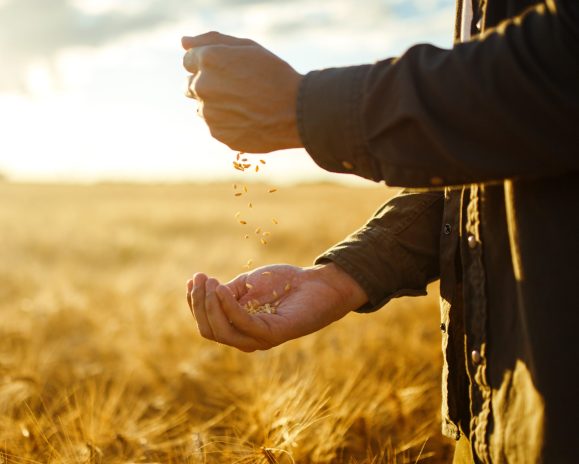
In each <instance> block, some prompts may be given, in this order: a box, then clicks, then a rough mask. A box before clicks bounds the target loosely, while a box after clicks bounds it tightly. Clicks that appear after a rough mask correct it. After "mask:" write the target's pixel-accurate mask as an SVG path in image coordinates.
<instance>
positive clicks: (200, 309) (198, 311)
mask: <svg viewBox="0 0 579 464" xmlns="http://www.w3.org/2000/svg"><path fill="white" fill-rule="evenodd" d="M207 280H208V277H207V276H206V275H205V274H201V273H198V274H195V275H194V276H193V289H192V292H191V295H192V298H191V299H192V301H193V314H194V316H195V320H196V321H197V328H198V329H199V333H200V334H201V336H202V337H204V338H207V339H209V340H215V337H214V335H213V331H212V330H211V325H210V324H209V321H208V320H207V314H206V312H205V284H206V282H207Z"/></svg>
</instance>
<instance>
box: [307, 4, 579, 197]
mask: <svg viewBox="0 0 579 464" xmlns="http://www.w3.org/2000/svg"><path fill="white" fill-rule="evenodd" d="M578 121H579V2H577V1H576V0H546V4H540V5H537V6H534V7H532V8H531V9H528V10H526V11H525V12H524V13H523V14H521V15H520V16H518V17H516V18H513V19H511V20H508V21H505V22H503V23H501V24H499V25H498V26H497V27H495V28H493V29H489V30H487V31H486V32H485V33H484V34H482V35H480V36H478V37H475V38H474V39H472V40H471V41H470V42H467V43H462V44H458V45H456V46H455V47H454V48H453V49H452V50H442V49H439V48H436V47H434V46H431V45H426V44H423V45H417V46H414V47H412V48H411V49H409V50H408V51H407V52H406V53H405V54H404V55H402V56H401V57H399V58H393V59H388V60H385V61H381V62H378V63H376V64H374V65H363V66H354V67H347V68H333V69H326V70H321V71H314V72H311V73H309V74H307V75H306V76H305V78H304V80H303V81H302V85H301V88H300V92H299V97H298V126H299V130H300V135H301V138H302V141H303V143H304V146H305V148H306V150H307V151H308V152H309V153H310V155H311V156H312V158H313V159H314V161H315V162H316V163H318V164H319V165H320V166H321V167H323V168H324V169H327V170H330V171H334V172H349V173H353V174H357V175H359V176H362V177H365V178H368V179H372V180H376V181H379V180H385V181H386V183H387V184H389V185H398V186H403V187H432V186H439V185H459V184H461V185H462V184H468V183H478V182H487V181H494V180H502V179H505V178H513V177H515V178H516V177H534V176H539V175H540V176H544V175H549V174H553V175H556V174H559V173H563V172H568V171H575V170H579V131H578Z"/></svg>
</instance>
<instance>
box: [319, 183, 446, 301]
mask: <svg viewBox="0 0 579 464" xmlns="http://www.w3.org/2000/svg"><path fill="white" fill-rule="evenodd" d="M443 203H444V194H443V193H442V192H425V193H410V192H401V193H400V194H399V195H397V196H396V197H394V198H392V199H391V200H390V201H388V203H386V204H385V205H384V206H382V208H380V209H379V210H378V211H377V212H376V213H375V215H374V216H373V217H372V218H371V219H370V220H369V221H368V223H367V224H366V225H365V226H363V227H362V228H361V229H359V230H358V231H356V232H354V233H353V234H352V235H350V236H349V237H348V238H346V239H345V240H344V241H343V242H341V243H339V244H337V245H335V246H334V247H333V248H331V249H330V250H328V251H327V252H325V253H324V254H323V255H321V256H320V257H318V258H317V259H316V263H322V262H326V261H333V262H335V263H336V264H337V265H339V266H340V267H341V268H342V269H344V270H345V271H346V272H347V273H348V274H349V275H350V276H351V277H352V278H354V279H355V280H356V281H357V282H358V283H359V284H360V286H361V287H362V288H363V289H364V290H365V291H366V294H367V295H368V297H369V302H368V303H367V304H366V305H365V306H363V307H362V308H360V309H358V312H371V311H374V310H376V309H379V308H381V307H382V306H383V305H384V304H386V303H387V302H388V301H389V300H390V299H392V298H395V297H400V296H417V295H424V294H426V285H427V284H428V283H429V282H431V281H433V280H436V279H437V278H438V273H439V240H440V230H441V221H442V208H443Z"/></svg>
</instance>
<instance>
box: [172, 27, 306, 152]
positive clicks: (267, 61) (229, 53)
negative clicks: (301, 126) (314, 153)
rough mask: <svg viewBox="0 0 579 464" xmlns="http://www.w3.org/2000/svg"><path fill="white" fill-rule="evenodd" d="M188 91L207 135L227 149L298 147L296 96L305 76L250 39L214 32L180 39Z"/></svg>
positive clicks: (251, 149) (299, 144)
mask: <svg viewBox="0 0 579 464" xmlns="http://www.w3.org/2000/svg"><path fill="white" fill-rule="evenodd" d="M181 42H182V45H183V48H185V49H186V50H187V52H186V53H185V56H184V57H183V65H184V67H185V68H186V69H187V70H188V71H189V72H190V73H191V74H192V76H191V77H190V79H189V88H188V90H187V95H188V96H190V97H192V98H195V99H196V100H198V102H199V108H198V111H197V112H198V114H199V115H200V116H201V117H203V118H204V119H205V122H206V123H207V125H208V126H209V130H210V132H211V135H212V136H213V137H215V138H216V139H217V140H219V141H221V142H223V143H225V144H226V145H228V146H229V147H230V148H231V149H233V150H236V151H243V152H247V153H268V152H271V151H275V150H281V149H285V148H300V147H302V142H301V140H300V136H299V134H298V129H297V122H296V119H297V118H296V104H297V103H296V100H297V93H298V87H299V83H300V81H301V78H302V77H303V76H302V75H301V74H299V73H298V72H297V71H295V70H294V69H293V68H292V67H291V66H290V65H289V64H288V63H286V62H285V61H283V60H282V59H281V58H279V57H278V56H276V55H274V54H273V53H271V52H270V51H268V50H266V49H265V48H263V47H262V46H261V45H259V44H257V43H256V42H254V41H252V40H249V39H239V38H237V37H232V36H228V35H224V34H220V33H218V32H209V33H206V34H202V35H199V36H196V37H183V39H182V41H181Z"/></svg>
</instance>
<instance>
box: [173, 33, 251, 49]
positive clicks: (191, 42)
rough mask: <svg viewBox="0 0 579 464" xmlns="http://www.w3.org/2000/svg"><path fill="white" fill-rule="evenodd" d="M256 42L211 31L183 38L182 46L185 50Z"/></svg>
mask: <svg viewBox="0 0 579 464" xmlns="http://www.w3.org/2000/svg"><path fill="white" fill-rule="evenodd" d="M254 43H255V42H254V41H253V40H249V39H240V38H238V37H233V36H231V35H225V34H220V33H219V32H215V31H211V32H206V33H205V34H201V35H197V36H194V37H188V36H185V37H183V38H181V45H182V46H183V48H184V49H185V50H189V49H190V48H194V47H203V46H205V45H252V44H254Z"/></svg>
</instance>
